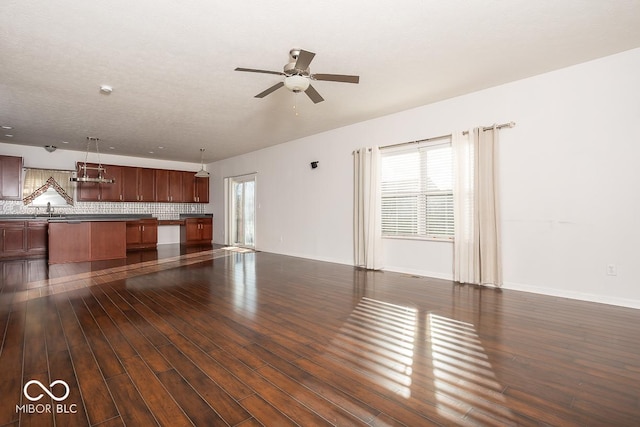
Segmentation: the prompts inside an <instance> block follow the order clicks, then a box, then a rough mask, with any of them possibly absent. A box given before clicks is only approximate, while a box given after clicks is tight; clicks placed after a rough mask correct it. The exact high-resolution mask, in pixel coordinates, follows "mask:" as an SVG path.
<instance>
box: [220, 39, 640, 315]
mask: <svg viewBox="0 0 640 427" xmlns="http://www.w3.org/2000/svg"><path fill="white" fill-rule="evenodd" d="M638 76H640V49H635V50H632V51H628V52H624V53H621V54H618V55H614V56H610V57H606V58H602V59H599V60H596V61H592V62H588V63H585V64H580V65H577V66H573V67H570V68H566V69H562V70H558V71H555V72H551V73H547V74H543V75H540V76H536V77H533V78H529V79H525V80H521V81H517V82H513V83H510V84H505V85H502V86H499V87H495V88H491V89H487V90H484V91H480V92H476V93H472V94H469V95H465V96H461V97H458V98H454V99H450V100H447V101H443V102H439V103H435V104H431V105H426V106H423V107H420V108H416V109H412V110H409V111H405V112H402V113H398V114H394V115H389V116H385V117H381V118H379V119H375V120H371V121H367V122H362V123H358V124H355V125H352V126H348V127H344V128H340V129H335V130H332V131H329V132H326V133H323V134H318V135H315V136H311V137H307V138H303V139H300V140H296V141H292V142H288V143H286V144H281V145H279V146H275V147H270V148H268V149H264V150H260V151H257V152H254V153H250V154H247V155H243V156H239V157H235V158H232V159H228V160H224V161H220V162H217V163H214V164H213V165H212V169H213V176H212V202H213V203H212V205H213V209H214V216H215V217H216V218H217V219H218V224H221V220H222V218H223V203H222V178H223V177H226V176H233V175H240V174H245V173H250V172H258V184H257V192H258V209H257V216H258V218H257V248H258V249H259V250H263V251H269V252H276V253H282V254H289V255H295V256H301V257H308V258H313V259H318V260H327V261H334V262H338V263H344V264H351V263H352V261H353V256H352V247H353V246H352V195H353V190H352V182H353V172H352V155H351V153H352V151H353V150H354V149H355V148H358V147H361V146H371V145H376V144H377V145H388V144H393V143H398V142H403V141H409V140H415V139H422V138H429V137H434V136H439V135H443V134H449V133H451V132H452V131H455V130H463V129H468V128H471V127H474V126H479V125H491V124H493V123H504V122H509V121H515V122H516V123H517V126H516V127H515V128H513V129H505V130H502V131H501V132H500V138H501V142H500V144H501V149H500V158H501V160H500V166H501V180H500V183H501V193H502V229H503V261H504V280H505V288H511V289H519V290H525V291H531V292H539V293H545V294H550V295H558V296H565V297H570V298H579V299H585V300H591V301H598V302H605V303H611V304H618V305H625V306H631V307H638V308H640V285H637V280H634V279H633V278H632V267H633V265H634V264H635V262H637V260H638V259H640V250H638V249H637V247H636V243H637V242H639V241H640V227H639V226H638V225H637V224H638V219H637V218H638V217H640V215H639V214H640V192H639V191H638V188H637V187H638V184H639V183H640V167H638V160H639V159H640V144H639V142H638V138H637V137H636V135H637V133H636V124H637V122H638V118H639V117H640V96H639V94H640V79H639V78H638ZM325 102H332V101H331V100H328V101H325ZM333 102H339V101H333ZM312 114H313V112H312V110H310V112H309V113H307V115H308V117H303V118H301V117H297V118H296V117H293V116H292V118H291V120H300V119H303V120H313V117H312ZM313 160H318V161H320V164H319V167H318V169H314V170H312V169H311V168H310V167H309V163H310V162H311V161H313ZM214 240H215V241H216V242H223V227H221V226H218V227H216V228H215V234H214ZM384 243H385V265H386V266H387V269H389V270H395V271H402V272H407V273H413V274H422V275H427V276H434V277H442V278H451V277H452V244H450V243H441V242H428V241H418V242H416V241H408V240H388V239H387V240H385V242H384ZM608 264H614V265H615V266H616V267H617V276H607V274H606V271H607V265H608Z"/></svg>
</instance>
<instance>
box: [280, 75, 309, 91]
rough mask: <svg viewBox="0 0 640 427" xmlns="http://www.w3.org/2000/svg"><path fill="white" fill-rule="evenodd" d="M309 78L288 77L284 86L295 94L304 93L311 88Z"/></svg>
mask: <svg viewBox="0 0 640 427" xmlns="http://www.w3.org/2000/svg"><path fill="white" fill-rule="evenodd" d="M309 84H310V82H309V77H304V76H297V75H296V76H287V77H285V78H284V86H285V87H286V88H287V89H289V90H290V91H291V92H293V93H299V92H304V91H306V90H307V88H308V87H309Z"/></svg>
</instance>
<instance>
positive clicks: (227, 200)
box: [223, 172, 258, 249]
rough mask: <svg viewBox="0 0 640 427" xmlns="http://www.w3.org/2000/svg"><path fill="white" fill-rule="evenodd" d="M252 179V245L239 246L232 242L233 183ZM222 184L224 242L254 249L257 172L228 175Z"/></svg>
mask: <svg viewBox="0 0 640 427" xmlns="http://www.w3.org/2000/svg"><path fill="white" fill-rule="evenodd" d="M247 181H253V245H252V246H240V245H236V244H235V242H232V240H233V239H232V237H231V236H232V232H233V224H232V222H233V212H232V208H233V201H232V195H233V192H232V190H233V185H234V183H238V182H247ZM223 183H224V184H223V185H224V242H225V244H226V245H228V246H238V247H246V248H251V249H255V248H256V246H257V241H258V221H257V212H258V211H257V208H258V205H257V198H258V191H257V189H258V173H257V172H251V173H247V174H242V175H234V176H228V177H225V178H224V179H223Z"/></svg>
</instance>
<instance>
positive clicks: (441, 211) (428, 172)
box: [381, 139, 453, 239]
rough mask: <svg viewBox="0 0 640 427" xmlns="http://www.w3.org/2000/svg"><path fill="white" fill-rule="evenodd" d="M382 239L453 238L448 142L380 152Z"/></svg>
mask: <svg viewBox="0 0 640 427" xmlns="http://www.w3.org/2000/svg"><path fill="white" fill-rule="evenodd" d="M381 184H382V185H381V193H382V235H383V236H387V237H392V236H398V237H401V236H402V237H417V238H440V239H452V238H453V158H452V152H451V140H450V139H445V140H438V141H437V142H430V143H423V144H418V145H413V146H409V147H407V146H404V147H400V148H398V147H395V148H393V149H387V150H384V151H382V183H381Z"/></svg>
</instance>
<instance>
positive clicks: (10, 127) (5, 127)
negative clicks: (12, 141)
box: [2, 125, 13, 130]
mask: <svg viewBox="0 0 640 427" xmlns="http://www.w3.org/2000/svg"><path fill="white" fill-rule="evenodd" d="M2 129H4V130H11V129H13V126H5V125H3V126H2Z"/></svg>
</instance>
